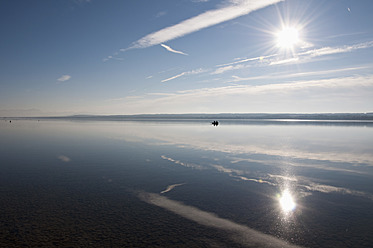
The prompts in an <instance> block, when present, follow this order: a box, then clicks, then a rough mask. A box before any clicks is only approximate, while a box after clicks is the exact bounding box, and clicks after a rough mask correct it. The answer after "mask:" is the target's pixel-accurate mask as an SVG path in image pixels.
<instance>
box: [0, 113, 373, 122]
mask: <svg viewBox="0 0 373 248" xmlns="http://www.w3.org/2000/svg"><path fill="white" fill-rule="evenodd" d="M0 119H3V120H4V119H5V120H7V119H9V120H10V119H31V120H34V119H40V120H42V119H44V120H45V119H49V120H58V119H62V120H103V121H104V120H112V121H126V120H128V121H130V120H138V121H140V120H271V121H275V120H282V121H283V120H289V121H290V120H300V121H373V113H319V114H317V113H316V114H265V113H259V114H234V113H223V114H141V115H72V116H39V117H0Z"/></svg>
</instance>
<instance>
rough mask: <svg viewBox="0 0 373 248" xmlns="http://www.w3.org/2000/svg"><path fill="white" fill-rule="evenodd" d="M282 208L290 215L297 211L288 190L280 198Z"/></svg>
mask: <svg viewBox="0 0 373 248" xmlns="http://www.w3.org/2000/svg"><path fill="white" fill-rule="evenodd" d="M280 206H281V209H282V210H283V211H284V212H285V213H288V212H290V211H293V210H294V209H295V207H296V204H295V202H294V200H293V197H292V196H291V194H290V192H289V191H288V190H285V191H284V192H282V195H281V197H280Z"/></svg>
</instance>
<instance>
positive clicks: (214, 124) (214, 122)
mask: <svg viewBox="0 0 373 248" xmlns="http://www.w3.org/2000/svg"><path fill="white" fill-rule="evenodd" d="M211 124H212V125H213V126H217V125H219V122H218V121H213V122H211Z"/></svg>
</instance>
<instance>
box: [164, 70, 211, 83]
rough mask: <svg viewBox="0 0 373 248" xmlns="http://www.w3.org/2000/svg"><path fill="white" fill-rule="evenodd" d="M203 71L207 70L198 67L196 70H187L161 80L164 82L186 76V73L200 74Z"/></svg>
mask: <svg viewBox="0 0 373 248" xmlns="http://www.w3.org/2000/svg"><path fill="white" fill-rule="evenodd" d="M203 72H205V70H203V69H201V68H199V69H196V70H191V71H185V72H182V73H180V74H177V75H176V76H172V77H170V78H167V79H164V80H162V81H161V82H162V83H164V82H167V81H170V80H173V79H176V78H179V77H181V76H184V75H196V74H200V73H203Z"/></svg>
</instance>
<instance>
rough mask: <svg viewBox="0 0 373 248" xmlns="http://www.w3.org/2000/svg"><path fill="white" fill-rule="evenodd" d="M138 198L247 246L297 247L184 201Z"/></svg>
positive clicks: (155, 196) (153, 196)
mask: <svg viewBox="0 0 373 248" xmlns="http://www.w3.org/2000/svg"><path fill="white" fill-rule="evenodd" d="M138 197H139V199H140V200H142V201H144V202H147V203H149V204H152V205H155V206H158V207H161V208H164V209H167V210H169V211H171V212H173V213H175V214H177V215H180V216H182V217H184V218H186V219H188V220H191V221H194V222H196V223H198V224H200V225H204V226H208V227H212V228H216V229H220V230H223V231H226V232H228V233H230V234H231V239H232V240H233V241H235V242H237V243H240V244H242V245H244V246H248V247H284V248H286V247H297V246H295V245H291V244H288V243H286V242H285V241H283V240H281V239H278V238H276V237H274V236H271V235H268V234H264V233H261V232H259V231H256V230H254V229H252V228H249V227H247V226H245V225H242V224H238V223H235V222H233V221H231V220H228V219H223V218H220V217H219V216H217V215H215V214H213V213H210V212H206V211H202V210H200V209H198V208H196V207H193V206H188V205H185V204H184V203H181V202H178V201H174V200H171V199H168V198H167V197H164V196H160V195H158V194H153V193H147V192H141V193H139V194H138Z"/></svg>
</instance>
